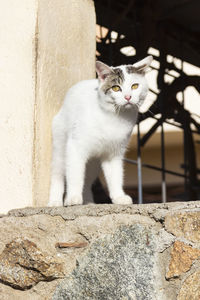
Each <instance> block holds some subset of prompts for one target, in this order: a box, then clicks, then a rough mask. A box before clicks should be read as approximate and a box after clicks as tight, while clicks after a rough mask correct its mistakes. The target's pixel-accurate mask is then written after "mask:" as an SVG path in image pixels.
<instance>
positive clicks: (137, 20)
mask: <svg viewBox="0 0 200 300" xmlns="http://www.w3.org/2000/svg"><path fill="white" fill-rule="evenodd" d="M95 8H96V16H97V27H96V39H97V51H96V56H97V59H99V60H102V61H103V62H105V63H107V64H109V65H113V66H116V65H120V64H132V63H134V62H136V61H137V60H139V59H141V58H143V57H145V56H146V55H148V54H151V55H153V57H154V61H153V63H152V67H151V69H150V70H149V73H148V74H147V79H148V83H149V88H150V92H149V95H148V97H147V99H146V102H145V104H144V105H143V107H142V111H141V114H140V116H139V126H136V127H135V129H134V135H133V137H132V140H131V143H130V146H129V151H128V153H127V158H128V159H129V160H128V163H125V186H126V189H127V192H128V193H129V194H131V195H133V198H134V202H138V201H139V202H156V201H159V202H160V201H163V202H165V201H179V200H194V199H197V198H199V196H200V182H199V178H200V167H199V165H200V135H199V134H200V96H199V92H200V77H199V76H200V69H199V67H200V18H199V12H200V2H199V1H198V0H169V1H162V0H122V1H114V0H95ZM138 128H139V132H138ZM138 155H139V156H138ZM138 157H139V159H138ZM130 160H132V161H130ZM138 180H139V182H138ZM138 184H139V185H138ZM138 191H139V193H138Z"/></svg>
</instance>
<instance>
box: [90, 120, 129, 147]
mask: <svg viewBox="0 0 200 300" xmlns="http://www.w3.org/2000/svg"><path fill="white" fill-rule="evenodd" d="M133 125H134V120H132V122H131V121H128V120H123V119H121V118H119V117H108V116H105V117H103V118H101V120H100V121H99V122H98V124H97V126H96V128H95V131H96V133H95V137H94V140H98V144H99V149H102V151H107V150H108V151H111V149H118V148H120V147H122V148H123V147H126V144H127V142H128V140H129V138H130V135H131V132H132V129H133Z"/></svg>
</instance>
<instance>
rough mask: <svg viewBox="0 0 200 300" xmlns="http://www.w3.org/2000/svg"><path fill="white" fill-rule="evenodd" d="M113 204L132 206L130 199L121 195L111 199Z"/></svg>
mask: <svg viewBox="0 0 200 300" xmlns="http://www.w3.org/2000/svg"><path fill="white" fill-rule="evenodd" d="M112 203H113V204H122V205H129V204H133V201H132V198H131V197H130V196H128V195H122V196H119V197H115V198H113V199H112Z"/></svg>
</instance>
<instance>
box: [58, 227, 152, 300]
mask: <svg viewBox="0 0 200 300" xmlns="http://www.w3.org/2000/svg"><path fill="white" fill-rule="evenodd" d="M154 253H155V243H154V238H153V233H152V230H151V229H149V228H148V227H145V226H143V225H138V224H136V225H132V226H126V227H125V226H122V227H120V228H119V229H118V230H116V232H115V233H113V234H110V235H106V236H105V237H104V238H102V239H99V240H98V241H96V242H95V243H93V244H92V246H91V248H90V250H89V251H88V253H87V255H86V256H85V257H83V258H82V259H80V261H79V260H78V262H77V263H78V266H77V268H76V269H75V270H74V271H73V272H72V274H71V275H70V276H69V277H67V278H66V279H65V280H64V281H63V282H62V283H61V284H60V286H59V287H58V289H57V291H56V293H55V294H54V297H53V300H64V299H76V300H81V299H85V300H89V299H91V300H92V299H99V300H101V299H107V300H112V299H146V300H148V299H156V296H155V288H154V280H155V274H154V272H153V269H154V264H155V257H154Z"/></svg>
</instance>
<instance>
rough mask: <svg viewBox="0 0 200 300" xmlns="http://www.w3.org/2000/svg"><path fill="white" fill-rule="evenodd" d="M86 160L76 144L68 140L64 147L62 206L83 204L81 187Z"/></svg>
mask: <svg viewBox="0 0 200 300" xmlns="http://www.w3.org/2000/svg"><path fill="white" fill-rule="evenodd" d="M85 165H86V160H85V159H84V155H83V154H82V153H81V152H80V150H79V147H78V146H77V145H76V143H75V142H74V141H73V140H72V139H69V140H68V142H67V145H66V162H65V169H66V185H67V194H66V197H65V199H64V206H68V205H81V204H83V195H82V193H83V185H84V177H85Z"/></svg>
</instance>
